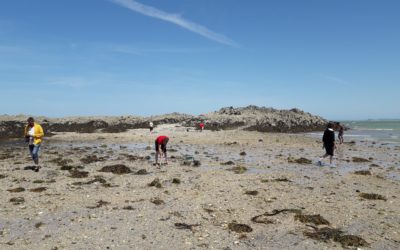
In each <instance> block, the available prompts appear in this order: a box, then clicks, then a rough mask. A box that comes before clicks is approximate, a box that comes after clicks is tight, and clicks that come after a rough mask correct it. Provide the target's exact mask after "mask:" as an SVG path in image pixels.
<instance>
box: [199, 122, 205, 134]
mask: <svg viewBox="0 0 400 250" xmlns="http://www.w3.org/2000/svg"><path fill="white" fill-rule="evenodd" d="M199 127H200V132H203V130H204V123H202V122H201V123H200V124H199Z"/></svg>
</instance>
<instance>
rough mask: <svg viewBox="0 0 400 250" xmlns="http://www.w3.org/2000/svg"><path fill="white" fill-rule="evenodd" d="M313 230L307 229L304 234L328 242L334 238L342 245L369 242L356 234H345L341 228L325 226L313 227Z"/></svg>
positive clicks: (348, 245) (350, 245)
mask: <svg viewBox="0 0 400 250" xmlns="http://www.w3.org/2000/svg"><path fill="white" fill-rule="evenodd" d="M312 228H313V229H314V230H313V231H312V232H309V231H305V232H303V234H304V235H305V236H307V237H309V238H311V239H314V240H319V241H323V242H328V241H329V240H333V241H335V242H339V243H340V244H341V245H342V247H344V248H346V247H367V246H369V243H368V242H366V241H365V240H364V239H363V238H361V237H359V236H356V235H348V234H346V235H343V233H344V232H343V231H342V230H340V229H335V228H329V227H323V228H317V227H313V226H312Z"/></svg>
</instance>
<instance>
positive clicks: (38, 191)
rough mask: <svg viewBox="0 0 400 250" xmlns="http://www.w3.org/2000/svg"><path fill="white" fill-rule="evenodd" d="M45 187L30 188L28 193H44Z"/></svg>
mask: <svg viewBox="0 0 400 250" xmlns="http://www.w3.org/2000/svg"><path fill="white" fill-rule="evenodd" d="M46 189H47V187H37V188H31V189H29V191H31V192H35V193H40V192H43V191H46Z"/></svg>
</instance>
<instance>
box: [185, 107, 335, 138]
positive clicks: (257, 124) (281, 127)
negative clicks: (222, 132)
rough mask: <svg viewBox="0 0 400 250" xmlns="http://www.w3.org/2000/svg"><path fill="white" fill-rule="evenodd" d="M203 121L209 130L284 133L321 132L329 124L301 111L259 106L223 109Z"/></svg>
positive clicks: (207, 116) (205, 117)
mask: <svg viewBox="0 0 400 250" xmlns="http://www.w3.org/2000/svg"><path fill="white" fill-rule="evenodd" d="M203 119H204V122H205V124H206V128H208V129H231V128H238V127H240V128H242V129H244V130H250V131H259V132H283V133H287V132H294V133H296V132H309V131H319V130H323V129H324V128H325V126H326V124H327V121H326V120H325V119H323V118H321V117H319V116H315V115H312V114H310V113H307V112H304V111H301V110H299V109H291V110H277V109H273V108H265V107H257V106H247V107H244V108H233V107H228V108H222V109H220V110H219V111H216V112H212V113H210V114H207V115H206V116H204V117H203ZM190 125H193V124H190Z"/></svg>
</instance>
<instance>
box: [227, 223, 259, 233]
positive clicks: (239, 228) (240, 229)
mask: <svg viewBox="0 0 400 250" xmlns="http://www.w3.org/2000/svg"><path fill="white" fill-rule="evenodd" d="M228 228H229V230H231V231H234V232H236V233H250V232H252V231H253V229H252V228H251V227H250V226H248V225H246V224H239V223H236V222H231V223H229V224H228Z"/></svg>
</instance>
